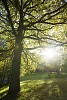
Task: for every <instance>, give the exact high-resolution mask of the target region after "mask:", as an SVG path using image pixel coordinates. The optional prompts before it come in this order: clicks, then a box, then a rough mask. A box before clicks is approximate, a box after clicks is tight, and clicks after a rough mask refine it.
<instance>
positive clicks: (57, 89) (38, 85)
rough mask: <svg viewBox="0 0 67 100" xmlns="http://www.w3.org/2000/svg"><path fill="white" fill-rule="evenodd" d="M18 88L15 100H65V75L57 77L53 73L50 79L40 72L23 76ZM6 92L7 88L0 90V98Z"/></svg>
mask: <svg viewBox="0 0 67 100" xmlns="http://www.w3.org/2000/svg"><path fill="white" fill-rule="evenodd" d="M20 86H21V91H20V93H19V95H18V98H17V99H16V100H67V74H64V73H63V74H61V75H59V76H58V75H57V74H54V73H53V74H52V75H51V78H49V77H48V74H45V73H41V72H40V73H33V74H30V75H25V76H22V77H21V82H20ZM7 90H8V87H7V86H6V87H3V88H1V89H0V95H1V98H2V97H3V96H4V95H5V94H4V93H7ZM2 94H3V95H2ZM2 100H3V98H2ZM7 100H8V99H7Z"/></svg>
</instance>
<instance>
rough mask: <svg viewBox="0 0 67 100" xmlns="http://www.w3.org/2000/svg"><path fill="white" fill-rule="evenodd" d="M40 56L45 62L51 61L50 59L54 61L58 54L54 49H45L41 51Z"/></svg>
mask: <svg viewBox="0 0 67 100" xmlns="http://www.w3.org/2000/svg"><path fill="white" fill-rule="evenodd" d="M41 55H42V56H43V57H44V58H45V59H46V60H51V59H55V58H56V56H57V55H58V52H57V51H56V49H55V48H46V49H45V50H42V51H41Z"/></svg>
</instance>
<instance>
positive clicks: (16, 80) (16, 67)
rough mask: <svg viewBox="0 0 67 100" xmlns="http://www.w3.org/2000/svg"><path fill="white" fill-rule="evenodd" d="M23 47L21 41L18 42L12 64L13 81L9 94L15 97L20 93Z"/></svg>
mask: <svg viewBox="0 0 67 100" xmlns="http://www.w3.org/2000/svg"><path fill="white" fill-rule="evenodd" d="M21 52H22V46H21V41H20V40H19V39H17V40H16V43H15V50H14V58H13V62H12V71H11V79H10V85H9V91H8V94H9V95H11V96H15V95H17V94H18V93H19V91H20V64H21Z"/></svg>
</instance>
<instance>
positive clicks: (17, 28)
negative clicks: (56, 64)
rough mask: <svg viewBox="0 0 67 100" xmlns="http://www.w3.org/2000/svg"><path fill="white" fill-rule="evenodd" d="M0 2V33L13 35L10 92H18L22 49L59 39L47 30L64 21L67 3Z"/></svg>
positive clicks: (35, 0)
mask: <svg viewBox="0 0 67 100" xmlns="http://www.w3.org/2000/svg"><path fill="white" fill-rule="evenodd" d="M0 4H1V5H0V8H1V13H0V16H1V32H0V34H2V35H3V34H6V35H8V37H11V38H12V39H13V38H14V40H13V41H14V51H13V52H14V57H13V62H12V74H11V81H10V86H9V94H11V95H13V94H17V93H18V92H19V91H20V64H21V55H22V52H23V51H24V50H30V49H36V48H42V47H44V43H49V42H48V40H50V41H55V42H59V41H58V40H56V39H55V38H53V37H51V36H50V35H49V34H47V31H48V30H49V29H51V28H52V27H55V26H56V25H62V24H64V25H65V24H66V23H67V21H66V20H67V17H66V14H67V13H66V10H67V3H66V2H65V1H63V0H58V2H57V0H51V1H49V0H1V2H0ZM6 27H7V28H6ZM9 35H10V36H9ZM59 43H61V44H62V42H59ZM28 44H30V45H28ZM63 44H66V42H64V43H63Z"/></svg>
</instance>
